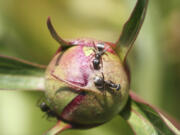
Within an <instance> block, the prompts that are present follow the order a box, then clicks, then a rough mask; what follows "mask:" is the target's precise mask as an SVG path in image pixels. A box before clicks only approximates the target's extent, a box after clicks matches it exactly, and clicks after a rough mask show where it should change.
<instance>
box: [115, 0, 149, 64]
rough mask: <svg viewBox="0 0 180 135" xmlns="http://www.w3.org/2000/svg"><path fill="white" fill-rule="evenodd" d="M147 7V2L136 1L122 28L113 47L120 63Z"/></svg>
mask: <svg viewBox="0 0 180 135" xmlns="http://www.w3.org/2000/svg"><path fill="white" fill-rule="evenodd" d="M147 5H148V0H138V1H137V3H136V6H135V8H134V10H133V12H132V13H131V16H130V18H129V19H128V21H127V22H126V23H125V24H124V26H123V30H122V33H121V36H120V38H119V39H118V41H117V42H116V47H115V51H116V52H117V53H118V55H119V56H120V58H121V60H122V61H125V59H126V56H127V54H128V52H129V50H130V48H131V47H132V45H133V43H134V41H135V40H136V37H137V35H138V33H139V30H140V28H141V26H142V24H143V21H144V18H145V15H146V10H147Z"/></svg>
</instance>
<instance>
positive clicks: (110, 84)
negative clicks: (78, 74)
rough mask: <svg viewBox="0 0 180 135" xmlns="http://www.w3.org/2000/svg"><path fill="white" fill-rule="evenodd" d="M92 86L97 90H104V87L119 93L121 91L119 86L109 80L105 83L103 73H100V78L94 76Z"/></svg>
mask: <svg viewBox="0 0 180 135" xmlns="http://www.w3.org/2000/svg"><path fill="white" fill-rule="evenodd" d="M94 84H95V86H96V87H97V88H98V89H104V87H105V86H108V87H109V88H113V89H116V90H117V91H119V90H120V89H121V85H120V84H115V83H113V82H112V81H110V80H108V81H105V80H104V75H103V73H102V77H99V76H96V77H95V78H94Z"/></svg>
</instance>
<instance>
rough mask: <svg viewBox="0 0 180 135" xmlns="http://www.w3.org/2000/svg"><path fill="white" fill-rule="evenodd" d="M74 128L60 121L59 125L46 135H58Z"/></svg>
mask: <svg viewBox="0 0 180 135" xmlns="http://www.w3.org/2000/svg"><path fill="white" fill-rule="evenodd" d="M69 128H72V126H71V125H70V124H67V123H64V122H63V121H58V122H57V124H56V125H55V126H54V127H53V128H51V129H50V130H49V131H47V132H46V133H45V134H44V135H58V134H59V133H61V132H62V131H64V130H66V129H69Z"/></svg>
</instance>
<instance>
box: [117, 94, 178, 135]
mask: <svg viewBox="0 0 180 135" xmlns="http://www.w3.org/2000/svg"><path fill="white" fill-rule="evenodd" d="M120 115H121V116H123V117H124V118H125V119H126V120H127V121H128V123H129V125H130V127H131V128H132V130H133V131H134V134H137V135H180V130H179V129H178V128H176V127H178V126H177V125H176V127H175V125H173V124H172V122H171V121H170V120H168V118H167V117H166V116H165V115H164V114H162V113H161V112H160V111H159V110H158V109H156V108H155V107H153V106H151V105H149V104H148V103H146V102H144V101H142V100H141V99H140V98H138V97H137V96H136V95H135V94H134V93H132V92H131V93H130V99H129V102H128V104H127V106H126V108H125V109H124V111H123V112H122V113H121V114H120Z"/></svg>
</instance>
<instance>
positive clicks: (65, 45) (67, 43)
mask: <svg viewBox="0 0 180 135" xmlns="http://www.w3.org/2000/svg"><path fill="white" fill-rule="evenodd" d="M47 26H48V29H49V32H50V34H51V36H52V37H53V38H54V39H55V40H56V41H57V42H58V43H59V44H60V45H61V48H62V50H64V49H65V48H67V47H69V46H70V43H69V42H67V41H65V40H63V39H62V38H61V37H60V36H59V35H58V34H57V32H56V30H55V29H54V27H53V25H52V23H51V18H50V17H48V19H47Z"/></svg>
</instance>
